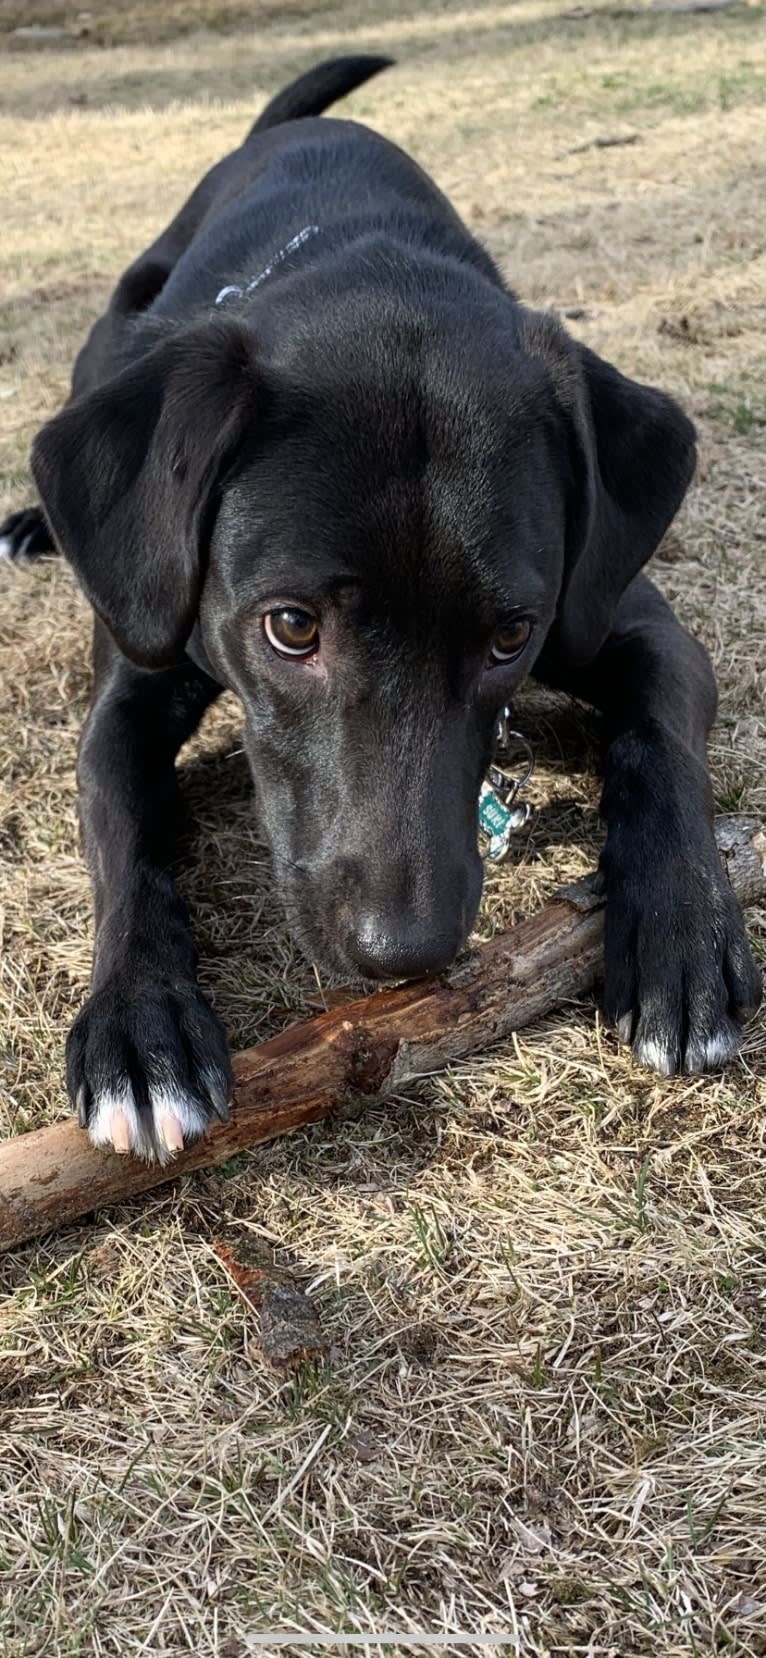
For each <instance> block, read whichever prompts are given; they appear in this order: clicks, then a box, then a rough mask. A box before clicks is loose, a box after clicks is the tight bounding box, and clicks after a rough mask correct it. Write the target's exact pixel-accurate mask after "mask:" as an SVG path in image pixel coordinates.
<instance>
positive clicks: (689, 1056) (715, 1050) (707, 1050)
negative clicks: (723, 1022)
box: [684, 1029, 739, 1071]
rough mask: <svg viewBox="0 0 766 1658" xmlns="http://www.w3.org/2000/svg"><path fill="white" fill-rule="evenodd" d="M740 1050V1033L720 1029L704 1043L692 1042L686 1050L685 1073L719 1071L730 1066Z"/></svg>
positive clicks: (706, 1038)
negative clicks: (724, 1066)
mask: <svg viewBox="0 0 766 1658" xmlns="http://www.w3.org/2000/svg"><path fill="white" fill-rule="evenodd" d="M738 1050H739V1033H738V1032H737V1031H735V1030H726V1029H723V1030H721V1029H719V1030H717V1031H714V1032H713V1035H712V1036H707V1037H705V1039H704V1041H702V1042H699V1041H697V1042H690V1043H689V1046H688V1048H687V1050H686V1059H685V1062H684V1070H685V1071H717V1070H720V1068H721V1066H722V1065H726V1064H728V1062H729V1060H730V1059H733V1058H734V1056H735V1054H736V1053H737V1052H738Z"/></svg>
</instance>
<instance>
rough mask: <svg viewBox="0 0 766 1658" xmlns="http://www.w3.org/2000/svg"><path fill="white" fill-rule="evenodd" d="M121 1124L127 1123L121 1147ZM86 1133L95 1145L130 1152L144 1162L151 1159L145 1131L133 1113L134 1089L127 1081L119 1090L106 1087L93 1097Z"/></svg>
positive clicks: (139, 1119) (150, 1149)
mask: <svg viewBox="0 0 766 1658" xmlns="http://www.w3.org/2000/svg"><path fill="white" fill-rule="evenodd" d="M119 1118H122V1119H123V1124H120V1123H119V1121H117V1122H116V1121H115V1119H119ZM124 1123H127V1134H125V1136H124V1137H125V1139H126V1140H127V1144H126V1145H121V1144H120V1141H121V1139H122V1137H123V1133H124ZM121 1129H122V1133H121ZM88 1133H89V1135H90V1137H91V1140H92V1141H93V1144H94V1146H105V1147H106V1148H107V1150H109V1151H113V1150H115V1149H116V1148H118V1149H120V1150H125V1151H132V1153H133V1155H134V1157H144V1158H145V1159H146V1161H147V1162H151V1161H152V1160H153V1157H154V1147H153V1146H152V1144H151V1141H150V1140H149V1139H148V1137H147V1135H146V1134H145V1132H144V1127H143V1124H142V1122H141V1118H140V1116H139V1114H138V1111H137V1110H136V1102H135V1099H134V1098H133V1089H132V1088H131V1086H130V1083H129V1082H128V1081H127V1078H126V1080H125V1081H124V1082H123V1083H121V1084H120V1085H119V1087H117V1088H105V1089H104V1091H103V1093H101V1094H96V1096H95V1098H94V1101H93V1108H92V1110H91V1113H90V1121H89V1123H88Z"/></svg>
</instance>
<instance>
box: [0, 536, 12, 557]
mask: <svg viewBox="0 0 766 1658" xmlns="http://www.w3.org/2000/svg"><path fill="white" fill-rule="evenodd" d="M12 553H13V542H12V541H11V538H10V536H9V535H0V558H10V557H11V555H12Z"/></svg>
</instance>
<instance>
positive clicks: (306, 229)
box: [215, 225, 319, 305]
mask: <svg viewBox="0 0 766 1658" xmlns="http://www.w3.org/2000/svg"><path fill="white" fill-rule="evenodd" d="M318 235H319V225H304V226H303V229H302V230H299V231H298V234H297V236H293V237H292V239H291V241H289V242H286V243H285V246H284V247H283V248H280V249H279V252H278V253H275V254H274V258H273V259H271V260H269V263H268V265H266V266H265V267H264V269H263V270H262V271H259V272H258V275H257V276H254V277H253V279H252V282H247V283H246V284H245V286H244V287H240V285H239V283H237V282H229V283H228V284H227V286H226V287H225V288H222V289H221V291H220V293H219V294H217V295H216V300H215V303H216V305H222V304H223V302H224V300H225V299H229V298H230V297H231V295H232V294H235V295H236V297H237V299H242V298H243V297H244V295H245V294H250V293H252V291H253V288H259V287H260V285H261V283H262V282H265V281H266V278H267V276H271V274H272V272H273V271H275V270H276V269H277V267H278V266H279V265H283V264H284V262H285V260H286V259H289V257H290V254H291V253H297V252H298V249H299V248H302V247H303V244H304V242H308V241H310V240H311V237H312V236H318Z"/></svg>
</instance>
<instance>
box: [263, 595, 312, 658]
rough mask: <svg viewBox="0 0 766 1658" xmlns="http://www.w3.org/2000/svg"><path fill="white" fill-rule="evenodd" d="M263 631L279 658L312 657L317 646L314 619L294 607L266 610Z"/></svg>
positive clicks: (305, 611)
mask: <svg viewBox="0 0 766 1658" xmlns="http://www.w3.org/2000/svg"><path fill="white" fill-rule="evenodd" d="M263 631H264V633H265V635H266V638H267V639H268V641H269V644H270V645H271V647H272V650H275V651H277V652H278V654H279V655H280V656H313V655H314V652H315V650H316V649H317V646H318V644H319V623H318V622H317V619H316V617H315V616H311V615H309V612H308V611H307V610H299V609H298V608H297V606H296V605H285V606H284V609H282V610H268V611H267V612H266V615H265V616H264V618H263Z"/></svg>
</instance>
